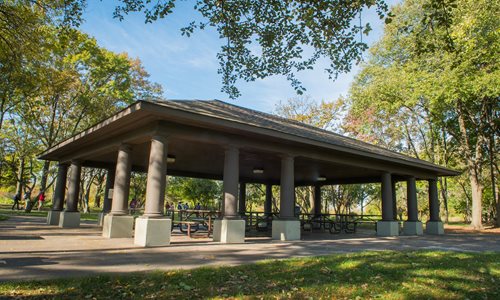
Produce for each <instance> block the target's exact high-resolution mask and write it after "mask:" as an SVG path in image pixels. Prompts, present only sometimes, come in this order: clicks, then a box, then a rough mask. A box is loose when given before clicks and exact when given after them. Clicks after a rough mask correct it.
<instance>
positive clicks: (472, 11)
mask: <svg viewBox="0 0 500 300" xmlns="http://www.w3.org/2000/svg"><path fill="white" fill-rule="evenodd" d="M498 9H499V4H498V3H496V2H495V1H488V0H484V1H469V0H461V1H457V5H454V6H452V7H450V8H447V9H446V12H447V17H448V18H449V20H448V21H447V22H445V23H443V22H434V23H432V22H431V23H430V25H431V26H429V23H423V22H421V20H425V19H426V18H427V16H429V15H431V14H432V13H433V12H434V11H435V6H434V5H433V1H428V0H407V1H405V3H404V4H402V5H400V6H398V7H396V8H395V9H394V15H395V17H394V18H393V22H392V23H391V24H388V25H387V26H386V28H385V33H384V37H383V38H382V40H381V41H380V42H379V43H378V44H377V45H376V46H375V47H374V48H373V50H372V52H371V57H370V59H369V61H368V63H367V65H366V66H365V67H364V68H363V71H362V72H361V73H360V75H359V76H358V78H357V81H356V83H355V84H354V86H353V88H352V91H351V95H350V100H351V101H352V109H351V114H352V115H354V116H358V117H359V116H360V115H361V114H362V112H366V111H368V112H370V113H373V114H375V116H376V117H375V119H379V118H380V117H381V116H386V117H385V121H382V122H391V123H386V124H394V123H396V124H398V123H399V124H401V122H408V120H410V122H412V121H411V120H412V119H411V118H416V119H415V120H416V121H418V120H421V121H423V123H421V124H423V125H420V126H418V125H417V126H412V127H414V128H415V129H417V130H420V129H424V130H423V131H422V134H421V135H420V141H417V142H418V143H416V141H415V140H413V141H411V140H408V145H410V147H413V148H415V145H416V144H418V145H421V146H422V148H421V149H422V150H424V153H427V154H426V155H427V157H428V158H429V159H431V160H433V161H434V162H435V163H439V164H443V165H445V166H456V167H460V166H463V167H464V169H465V170H466V171H467V173H468V175H469V180H470V187H471V191H472V193H471V195H472V196H471V198H472V226H473V227H474V228H481V227H482V212H483V210H482V200H483V189H484V184H485V181H484V178H483V174H484V173H485V169H484V167H485V154H486V150H487V149H488V148H489V147H491V146H490V145H489V143H488V139H490V140H491V141H493V144H495V143H494V141H495V139H496V138H497V137H498V123H497V122H491V120H495V119H496V120H498V118H496V116H498V111H499V109H500V107H499V101H498V98H499V95H500V88H499V87H500V76H499V73H498V63H497V59H496V56H497V53H498V47H499V43H498V42H499V39H498V28H499V21H498V18H497V17H496V15H495V12H496V11H498ZM471 37H472V38H471ZM450 39H451V40H450ZM422 41H425V44H423V42H422ZM429 41H432V43H430V42H429ZM407 112H409V113H410V117H409V118H408V117H402V116H404V114H406V113H407ZM381 120H384V118H383V117H382V118H381ZM493 123H496V124H493ZM361 124H363V122H361ZM364 124H365V125H366V123H364ZM410 124H411V123H410ZM417 124H418V123H417ZM373 127H378V128H382V129H383V128H384V126H368V127H366V128H368V130H369V131H371V130H373ZM394 127H398V126H394ZM403 128H404V127H403ZM385 129H387V130H388V129H389V126H387V125H386V127H385ZM354 131H357V130H354ZM406 136H407V137H409V136H411V135H408V134H407V135H406ZM491 136H493V138H492V137H491ZM399 137H401V135H399ZM393 140H394V139H393ZM395 140H396V141H397V140H398V138H396V139H395ZM412 144H413V146H412ZM454 149H457V150H458V151H456V152H458V153H456V154H455V155H453V154H452V152H451V151H455V150H454ZM415 152H416V153H418V152H419V149H418V148H417V149H416V151H415ZM491 153H493V152H491ZM490 157H493V156H491V155H490ZM452 160H455V161H456V163H453V162H452ZM495 164H496V165H498V157H497V158H494V159H493V165H495ZM441 186H442V187H443V186H445V183H442V184H441ZM497 220H498V217H497Z"/></svg>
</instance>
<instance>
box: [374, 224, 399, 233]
mask: <svg viewBox="0 0 500 300" xmlns="http://www.w3.org/2000/svg"><path fill="white" fill-rule="evenodd" d="M377 235H378V236H398V235H399V223H398V222H397V221H378V222H377Z"/></svg>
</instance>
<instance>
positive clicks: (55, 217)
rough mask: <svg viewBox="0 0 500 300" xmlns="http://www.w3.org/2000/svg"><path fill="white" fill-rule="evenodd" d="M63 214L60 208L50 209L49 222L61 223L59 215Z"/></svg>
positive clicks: (52, 223)
mask: <svg viewBox="0 0 500 300" xmlns="http://www.w3.org/2000/svg"><path fill="white" fill-rule="evenodd" d="M60 215H61V211H60V210H49V213H48V214H47V224H48V225H59V216H60Z"/></svg>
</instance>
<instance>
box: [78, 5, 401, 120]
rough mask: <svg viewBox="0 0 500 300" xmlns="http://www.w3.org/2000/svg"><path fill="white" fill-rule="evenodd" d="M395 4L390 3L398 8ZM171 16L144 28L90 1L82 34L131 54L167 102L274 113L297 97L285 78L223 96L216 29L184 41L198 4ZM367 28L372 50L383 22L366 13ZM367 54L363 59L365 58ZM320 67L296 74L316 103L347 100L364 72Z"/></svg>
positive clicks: (137, 17) (136, 17) (136, 18)
mask: <svg viewBox="0 0 500 300" xmlns="http://www.w3.org/2000/svg"><path fill="white" fill-rule="evenodd" d="M396 2H397V1H396V0H394V1H393V0H390V1H388V3H390V4H393V3H396ZM177 3H178V5H177V7H176V8H175V11H174V13H173V14H172V15H170V16H168V17H167V18H165V19H160V20H158V21H156V22H154V23H150V24H145V23H144V16H143V15H142V14H140V13H137V14H131V15H128V16H126V17H125V20H123V21H119V20H118V19H114V18H113V11H114V7H115V4H116V1H114V0H103V1H100V0H89V1H88V6H87V8H86V11H85V13H84V19H85V20H86V21H85V23H84V24H83V25H82V26H81V30H83V31H84V32H86V33H88V34H89V35H91V36H93V37H94V38H95V39H96V40H97V42H98V43H99V45H100V46H102V47H105V48H107V49H108V50H111V51H114V52H120V53H121V52H127V53H128V54H129V55H130V56H131V57H138V58H139V59H140V60H141V61H142V63H143V65H144V67H145V69H146V71H147V72H148V73H149V74H150V75H151V77H150V80H151V81H153V82H157V83H159V84H161V85H162V86H163V90H164V96H165V98H166V99H203V100H209V99H219V100H222V101H228V102H231V103H233V104H236V105H240V106H244V107H248V108H252V109H256V110H260V111H264V112H272V111H273V110H274V109H275V106H276V104H278V103H279V102H280V101H286V100H287V99H289V98H293V97H297V94H296V92H295V91H294V89H293V88H292V87H291V85H290V83H289V82H288V81H287V80H286V78H284V77H282V76H273V77H270V78H266V79H262V80H257V81H255V82H249V83H247V82H244V81H238V83H237V87H238V88H239V90H240V92H241V94H242V95H241V96H240V97H239V98H238V99H236V100H231V99H229V97H228V96H227V95H226V94H224V93H222V92H220V89H221V77H220V75H219V74H218V73H217V70H218V67H219V63H218V60H217V57H216V55H217V52H218V51H219V48H220V45H221V43H222V41H221V40H220V39H219V37H218V34H217V32H216V31H215V30H214V29H212V28H207V29H205V30H203V31H197V32H195V33H194V34H193V35H192V36H191V37H189V38H188V37H185V36H182V35H181V33H180V28H182V27H184V26H186V25H187V24H188V23H189V22H190V21H192V20H194V19H199V13H198V12H196V11H195V10H193V5H194V1H190V0H188V1H178V2H177ZM362 20H363V23H367V22H368V23H370V25H371V27H372V28H373V30H372V31H371V32H370V34H369V35H368V36H364V37H363V41H366V42H367V43H368V45H371V44H373V43H374V42H375V41H377V40H378V39H379V38H380V37H381V36H382V33H383V22H382V21H381V20H379V19H378V16H377V14H376V13H375V11H374V10H367V11H364V12H363V13H362ZM366 55H367V54H365V55H364V56H365V57H366ZM325 67H327V64H326V63H325V62H322V63H319V64H317V65H316V66H315V68H314V70H310V71H303V72H300V73H298V74H297V77H298V78H299V80H301V81H302V83H303V85H304V86H305V88H306V89H307V90H306V92H305V94H304V95H307V96H309V97H310V98H311V99H313V100H314V101H321V100H327V101H328V100H335V99H337V98H338V97H339V96H341V95H347V93H348V90H349V86H350V84H351V82H352V81H353V79H354V76H355V75H356V73H357V72H358V71H359V67H358V66H353V68H352V71H351V72H350V73H347V74H342V75H340V76H339V77H338V78H337V80H335V81H333V80H330V79H328V75H327V74H326V73H325V71H324V68H325Z"/></svg>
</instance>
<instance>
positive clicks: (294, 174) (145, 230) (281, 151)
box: [40, 100, 459, 246]
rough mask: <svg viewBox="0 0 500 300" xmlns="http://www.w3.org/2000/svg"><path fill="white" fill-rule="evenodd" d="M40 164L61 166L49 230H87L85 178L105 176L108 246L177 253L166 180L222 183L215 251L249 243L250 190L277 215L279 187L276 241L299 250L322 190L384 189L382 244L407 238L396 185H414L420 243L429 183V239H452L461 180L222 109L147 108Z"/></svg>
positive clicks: (385, 153) (304, 128)
mask: <svg viewBox="0 0 500 300" xmlns="http://www.w3.org/2000/svg"><path fill="white" fill-rule="evenodd" d="M40 158H41V159H44V160H51V161H57V162H58V173H57V180H56V185H55V190H54V198H53V207H52V210H51V211H50V213H49V215H48V218H47V222H48V224H52V225H58V226H60V227H78V226H79V225H80V213H79V211H78V208H77V206H78V196H79V187H80V174H81V168H82V167H92V168H104V169H106V170H107V179H106V187H105V197H104V198H105V202H104V209H103V211H104V212H105V213H106V214H105V216H104V219H103V236H105V237H108V238H114V237H132V236H133V237H134V242H135V244H137V245H141V246H153V245H168V244H169V243H170V230H169V229H170V228H171V222H172V220H171V219H169V218H167V217H166V216H164V214H163V207H164V201H165V187H166V185H167V179H166V178H167V176H166V175H173V176H187V177H195V178H209V179H217V180H222V181H223V193H224V195H223V197H222V209H221V218H220V219H219V220H216V221H215V222H214V229H213V237H214V241H220V242H221V243H241V242H244V238H245V220H244V219H242V218H241V213H244V210H245V197H244V194H245V193H239V191H241V190H244V189H245V184H247V183H261V184H265V185H266V203H265V211H266V212H268V213H270V211H271V192H272V189H271V187H272V186H273V185H279V186H280V197H279V199H280V203H279V214H278V216H277V217H275V218H274V219H273V220H272V238H273V239H278V240H297V239H300V237H301V227H300V222H299V220H298V219H297V217H296V216H295V212H294V208H295V187H296V186H314V187H315V188H314V189H315V199H314V212H315V213H320V212H321V186H323V185H336V184H354V183H380V184H381V194H382V195H381V197H382V220H380V221H378V223H377V235H380V236H394V235H398V234H399V223H398V222H397V221H396V215H397V213H396V211H397V210H396V199H395V183H396V182H398V181H406V183H407V184H406V186H407V212H408V218H407V220H406V221H404V223H403V232H404V234H407V235H421V234H423V226H422V223H421V222H420V221H419V219H418V208H417V189H416V181H417V180H425V181H428V187H429V210H430V212H429V221H428V222H427V223H426V226H425V227H426V228H425V231H426V233H428V234H443V224H442V223H441V221H440V217H439V200H438V187H437V179H438V177H439V176H455V175H458V174H459V173H458V172H456V171H453V170H450V169H447V168H443V167H440V166H438V165H435V164H432V163H429V162H427V161H423V160H419V159H416V158H413V157H409V156H406V155H402V154H399V153H396V152H393V151H389V150H387V149H384V148H381V147H378V146H374V145H371V144H368V143H365V142H361V141H358V140H355V139H351V138H348V137H344V136H342V135H338V134H335V133H332V132H330V131H326V130H322V129H319V128H315V127H313V126H309V125H305V124H302V123H300V122H296V121H293V120H288V119H284V118H280V117H277V116H274V115H270V114H266V113H262V112H259V111H255V110H251V109H247V108H243V107H239V106H235V105H232V104H228V103H225V102H222V101H218V100H214V101H201V100H168V101H167V100H164V101H138V102H135V103H133V104H132V105H130V106H128V107H127V108H125V109H123V110H122V111H120V112H118V113H116V114H115V115H113V116H112V117H110V118H108V119H106V120H104V121H102V122H100V123H98V124H96V125H95V126H92V127H90V128H88V129H87V130H85V131H83V132H81V133H79V134H77V135H75V136H73V137H71V138H69V139H67V140H65V141H63V142H61V143H60V144H58V145H56V146H54V147H52V148H50V149H48V150H46V151H45V152H44V153H42V154H41V156H40ZM131 171H136V172H147V186H146V199H145V208H144V213H143V215H142V216H140V217H138V218H137V219H135V221H134V217H133V216H130V215H129V214H128V200H129V189H130V176H131ZM66 185H67V191H66ZM111 193H112V196H111ZM110 198H111V200H108V199H110ZM134 222H135V226H134ZM134 228H135V230H134Z"/></svg>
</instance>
